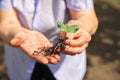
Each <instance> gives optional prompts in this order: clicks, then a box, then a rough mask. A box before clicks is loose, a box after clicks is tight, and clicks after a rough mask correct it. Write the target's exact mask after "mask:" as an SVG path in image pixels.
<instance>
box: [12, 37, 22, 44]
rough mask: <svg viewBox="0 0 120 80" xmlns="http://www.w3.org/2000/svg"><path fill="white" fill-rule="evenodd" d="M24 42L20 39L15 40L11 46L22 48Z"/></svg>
mask: <svg viewBox="0 0 120 80" xmlns="http://www.w3.org/2000/svg"><path fill="white" fill-rule="evenodd" d="M23 41H24V40H22V39H20V38H17V37H15V38H13V39H12V40H11V41H10V45H12V46H20V45H21V43H23Z"/></svg>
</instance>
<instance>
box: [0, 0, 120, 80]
mask: <svg viewBox="0 0 120 80" xmlns="http://www.w3.org/2000/svg"><path fill="white" fill-rule="evenodd" d="M94 2H95V10H96V13H97V17H98V20H99V27H98V30H97V32H96V34H95V35H93V37H92V41H91V42H90V44H89V46H88V48H87V61H88V63H87V64H88V68H87V73H86V76H85V79H84V80H120V1H119V0H94ZM0 80H8V77H7V73H6V68H5V65H4V48H3V42H2V41H0Z"/></svg>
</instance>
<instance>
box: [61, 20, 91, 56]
mask: <svg viewBox="0 0 120 80" xmlns="http://www.w3.org/2000/svg"><path fill="white" fill-rule="evenodd" d="M75 24H78V22H77V21H70V22H68V23H67V24H66V25H67V26H70V25H75ZM61 36H62V37H63V36H65V35H64V33H63V32H62V33H61ZM66 37H67V39H66V40H65V43H66V44H67V45H66V48H65V50H64V51H63V52H64V53H65V54H68V55H75V54H80V53H81V52H82V51H83V50H84V49H85V48H86V47H87V46H88V43H89V41H90V40H91V35H90V34H89V33H88V32H87V31H86V30H85V29H83V28H82V27H80V28H79V30H78V31H77V32H76V33H66Z"/></svg>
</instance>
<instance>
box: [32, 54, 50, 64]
mask: <svg viewBox="0 0 120 80" xmlns="http://www.w3.org/2000/svg"><path fill="white" fill-rule="evenodd" d="M30 57H31V58H33V59H34V60H36V61H38V62H39V63H42V64H48V63H49V61H48V59H47V58H46V57H44V56H42V55H30Z"/></svg>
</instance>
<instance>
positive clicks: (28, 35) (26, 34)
mask: <svg viewBox="0 0 120 80" xmlns="http://www.w3.org/2000/svg"><path fill="white" fill-rule="evenodd" d="M10 44H11V45H12V46H16V47H17V46H18V47H20V48H21V49H22V50H23V51H24V52H25V53H26V54H27V55H28V56H30V57H31V58H32V59H35V60H36V61H38V62H40V63H43V64H48V63H51V64H56V63H57V62H58V61H59V60H60V56H59V55H57V54H53V55H51V56H44V55H33V53H34V52H35V51H37V50H38V48H40V47H42V48H48V47H51V44H50V42H49V41H48V39H47V38H46V37H45V36H44V35H43V34H41V33H40V32H37V31H30V30H26V31H21V32H18V33H16V35H15V37H14V38H13V39H12V40H11V41H10Z"/></svg>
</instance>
